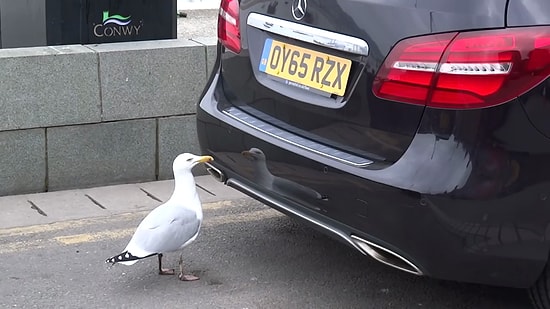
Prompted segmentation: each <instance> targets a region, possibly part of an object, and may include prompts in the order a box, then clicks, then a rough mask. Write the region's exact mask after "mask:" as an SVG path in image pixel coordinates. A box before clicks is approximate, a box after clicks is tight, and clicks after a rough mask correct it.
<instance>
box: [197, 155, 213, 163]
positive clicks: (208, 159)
mask: <svg viewBox="0 0 550 309" xmlns="http://www.w3.org/2000/svg"><path fill="white" fill-rule="evenodd" d="M197 161H198V162H200V163H205V162H210V161H214V158H212V157H211V156H202V157H199V159H198V160H197Z"/></svg>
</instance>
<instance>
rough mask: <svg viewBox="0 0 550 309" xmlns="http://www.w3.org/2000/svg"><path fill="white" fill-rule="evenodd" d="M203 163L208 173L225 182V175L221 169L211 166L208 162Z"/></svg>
mask: <svg viewBox="0 0 550 309" xmlns="http://www.w3.org/2000/svg"><path fill="white" fill-rule="evenodd" d="M205 165H206V171H207V172H208V174H210V175H211V176H212V177H214V178H215V179H216V180H217V181H219V182H222V183H225V181H226V180H227V179H226V177H225V174H224V173H223V172H222V171H220V170H219V169H217V168H215V167H214V166H212V164H210V163H208V162H207V163H205Z"/></svg>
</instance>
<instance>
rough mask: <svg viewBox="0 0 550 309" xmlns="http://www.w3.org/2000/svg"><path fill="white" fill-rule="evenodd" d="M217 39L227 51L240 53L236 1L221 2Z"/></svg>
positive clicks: (224, 0)
mask: <svg viewBox="0 0 550 309" xmlns="http://www.w3.org/2000/svg"><path fill="white" fill-rule="evenodd" d="M218 39H219V40H220V42H221V43H222V44H223V46H225V47H226V48H227V49H229V50H231V51H233V52H235V53H237V54H238V53H240V52H241V30H240V26H239V1H238V0H222V2H221V5H220V13H219V15H218Z"/></svg>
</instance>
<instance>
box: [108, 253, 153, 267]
mask: <svg viewBox="0 0 550 309" xmlns="http://www.w3.org/2000/svg"><path fill="white" fill-rule="evenodd" d="M153 255H157V253H153V254H149V255H147V256H141V257H140V256H135V255H133V254H131V253H130V252H128V251H124V252H122V253H121V254H117V255H115V256H113V257H110V258H108V259H106V260H105V263H111V264H113V265H114V264H116V263H120V264H124V265H132V264H134V263H135V262H137V261H138V260H141V259H145V258H148V257H150V256H153Z"/></svg>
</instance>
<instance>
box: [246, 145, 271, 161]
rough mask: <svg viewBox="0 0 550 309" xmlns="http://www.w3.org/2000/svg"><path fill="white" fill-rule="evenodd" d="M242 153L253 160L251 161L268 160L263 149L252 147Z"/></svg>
mask: <svg viewBox="0 0 550 309" xmlns="http://www.w3.org/2000/svg"><path fill="white" fill-rule="evenodd" d="M241 154H242V155H243V156H244V157H245V158H247V159H249V160H251V161H264V162H265V160H266V158H265V154H264V152H263V151H261V150H260V149H258V148H250V149H249V150H245V151H243V152H241Z"/></svg>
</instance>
